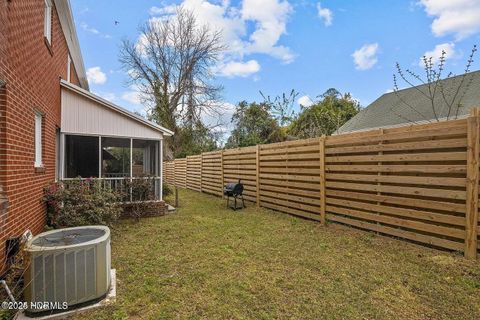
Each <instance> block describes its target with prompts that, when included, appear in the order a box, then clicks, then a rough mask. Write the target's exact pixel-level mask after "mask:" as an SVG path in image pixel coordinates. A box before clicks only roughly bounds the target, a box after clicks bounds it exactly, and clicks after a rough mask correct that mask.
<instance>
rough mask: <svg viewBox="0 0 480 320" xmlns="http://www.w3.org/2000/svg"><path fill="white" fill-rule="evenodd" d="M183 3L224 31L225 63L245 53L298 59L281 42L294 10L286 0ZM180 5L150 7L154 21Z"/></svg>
mask: <svg viewBox="0 0 480 320" xmlns="http://www.w3.org/2000/svg"><path fill="white" fill-rule="evenodd" d="M180 5H182V6H183V7H184V8H186V9H188V10H191V11H192V12H194V14H195V16H196V18H197V22H198V23H199V24H208V25H209V26H210V27H211V28H212V29H214V30H221V31H222V38H223V42H224V43H225V44H226V46H227V47H228V49H227V52H226V53H225V54H224V57H223V58H224V61H223V62H222V64H227V63H228V62H231V61H243V59H244V57H245V56H247V55H249V54H256V53H262V54H267V55H270V56H273V57H275V58H277V59H280V60H281V61H282V62H284V63H290V62H292V61H293V60H294V59H295V54H294V53H293V52H292V51H291V50H290V48H288V47H285V46H282V45H280V44H278V42H279V41H280V38H281V36H282V35H285V34H286V33H287V22H288V19H289V17H290V15H291V13H292V12H293V8H292V6H291V5H290V4H289V3H288V1H287V0H263V1H257V0H243V2H242V3H241V4H239V5H238V6H233V5H231V4H230V1H228V0H223V1H212V0H210V1H208V0H183V1H182V2H181V3H180ZM177 7H178V6H177V5H166V6H160V7H152V8H150V11H149V12H150V14H152V15H154V16H155V15H157V16H156V17H152V18H151V21H154V20H155V19H157V20H158V19H159V20H162V19H164V18H165V16H168V15H173V14H175V10H176V9H177ZM158 16H159V17H158ZM250 26H252V27H253V30H251V29H250ZM139 40H140V41H142V39H139ZM246 63H247V62H244V64H246Z"/></svg>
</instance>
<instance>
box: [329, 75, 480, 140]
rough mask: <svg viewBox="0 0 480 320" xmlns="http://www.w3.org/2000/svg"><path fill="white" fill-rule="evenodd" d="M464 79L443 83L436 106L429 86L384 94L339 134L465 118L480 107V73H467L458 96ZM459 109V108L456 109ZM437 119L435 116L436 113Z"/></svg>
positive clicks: (460, 77) (438, 91)
mask: <svg viewBox="0 0 480 320" xmlns="http://www.w3.org/2000/svg"><path fill="white" fill-rule="evenodd" d="M462 78H463V76H456V77H451V78H448V79H445V80H442V81H440V82H441V85H442V87H443V92H444V95H445V99H444V98H443V97H442V94H441V91H440V90H439V89H437V94H436V95H435V101H434V103H435V107H434V108H432V104H431V101H430V100H429V99H428V98H427V97H425V95H424V94H422V92H423V93H427V92H428V86H427V85H420V86H417V87H413V88H407V89H403V90H399V91H398V92H397V93H395V92H391V93H386V94H384V95H382V96H381V97H380V98H378V99H377V100H375V101H374V102H373V103H371V104H370V105H369V106H368V107H366V108H365V109H362V110H361V111H360V112H359V113H358V114H357V115H356V116H355V117H353V118H352V119H350V120H349V121H347V122H346V123H345V124H344V125H343V126H342V127H340V129H339V130H338V133H347V132H353V131H361V130H367V129H374V128H383V127H394V126H400V125H402V124H416V123H425V122H429V121H436V120H435V119H436V118H438V119H441V120H447V118H448V119H455V118H456V117H462V116H465V115H467V114H468V113H469V112H470V109H471V108H473V107H480V71H475V72H470V73H468V74H466V76H465V79H464V80H463V84H462V86H461V87H460V88H461V89H460V90H459V92H458V94H457V95H455V93H456V91H457V88H458V87H459V85H460V83H461V81H462ZM455 96H456V98H455V103H454V104H453V105H454V106H453V108H450V110H449V107H448V104H447V103H445V100H447V101H449V102H450V101H453V100H454V97H455ZM457 106H459V107H458V108H457ZM434 111H435V113H436V117H435V113H434Z"/></svg>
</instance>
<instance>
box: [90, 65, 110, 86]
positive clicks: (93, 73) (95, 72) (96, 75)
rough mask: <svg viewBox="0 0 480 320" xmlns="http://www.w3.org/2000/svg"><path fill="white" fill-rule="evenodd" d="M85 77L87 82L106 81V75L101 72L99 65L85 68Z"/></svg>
mask: <svg viewBox="0 0 480 320" xmlns="http://www.w3.org/2000/svg"><path fill="white" fill-rule="evenodd" d="M87 79H88V82H91V83H94V84H104V83H105V82H107V75H106V74H105V73H104V72H102V69H101V68H100V67H91V68H88V70H87Z"/></svg>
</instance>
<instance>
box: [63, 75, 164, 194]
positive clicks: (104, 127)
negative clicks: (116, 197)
mask: <svg viewBox="0 0 480 320" xmlns="http://www.w3.org/2000/svg"><path fill="white" fill-rule="evenodd" d="M61 84H62V116H61V119H62V121H61V128H60V131H59V150H58V154H59V159H58V162H59V172H58V176H59V180H62V181H71V180H75V179H95V180H98V181H100V183H101V185H102V186H104V187H105V188H111V189H113V190H115V191H117V192H118V193H120V194H122V196H123V197H124V200H125V201H132V200H133V201H134V200H136V199H135V194H134V193H133V192H132V185H135V183H136V182H137V183H139V182H140V179H141V181H142V182H143V186H146V185H148V187H149V189H150V193H151V194H152V196H153V198H154V200H162V162H163V161H162V159H163V156H162V154H163V138H164V136H168V135H171V134H172V132H171V131H169V130H168V129H165V128H163V127H161V126H159V125H157V124H155V123H152V122H150V121H147V120H146V119H144V118H142V117H140V116H138V115H136V114H134V113H131V112H129V111H127V110H125V109H123V108H121V107H119V106H117V105H114V104H113V103H111V102H109V101H107V100H104V99H102V98H100V97H98V96H96V95H93V94H92V93H90V92H88V91H85V90H83V89H81V88H79V87H77V86H75V85H72V84H70V83H68V82H64V81H62V82H61Z"/></svg>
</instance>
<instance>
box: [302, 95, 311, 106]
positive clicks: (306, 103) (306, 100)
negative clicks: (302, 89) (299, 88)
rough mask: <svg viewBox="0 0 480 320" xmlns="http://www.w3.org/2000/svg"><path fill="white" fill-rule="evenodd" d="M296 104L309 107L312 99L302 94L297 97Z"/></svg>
mask: <svg viewBox="0 0 480 320" xmlns="http://www.w3.org/2000/svg"><path fill="white" fill-rule="evenodd" d="M298 104H299V105H301V106H304V107H310V106H311V105H312V104H313V101H312V99H310V97H309V96H302V97H300V98H298Z"/></svg>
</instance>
